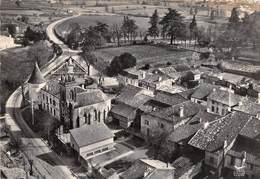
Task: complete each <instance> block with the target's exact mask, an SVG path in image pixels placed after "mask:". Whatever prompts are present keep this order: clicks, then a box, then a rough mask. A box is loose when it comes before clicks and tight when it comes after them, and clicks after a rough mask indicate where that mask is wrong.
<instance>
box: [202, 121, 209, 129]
mask: <svg viewBox="0 0 260 179" xmlns="http://www.w3.org/2000/svg"><path fill="white" fill-rule="evenodd" d="M208 126H209V122H208V121H207V122H205V123H204V124H203V129H207V128H208Z"/></svg>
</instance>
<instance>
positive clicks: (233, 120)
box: [189, 112, 252, 176]
mask: <svg viewBox="0 0 260 179" xmlns="http://www.w3.org/2000/svg"><path fill="white" fill-rule="evenodd" d="M251 119H252V116H250V115H248V114H245V113H242V112H232V113H230V114H228V115H226V116H224V117H222V118H219V119H217V120H214V121H212V122H210V123H207V124H206V125H204V126H203V128H201V129H200V130H199V131H198V132H197V133H196V134H195V135H194V136H193V137H192V138H191V140H190V141H189V145H191V146H193V147H195V148H198V149H200V150H202V151H204V152H205V158H204V161H205V167H206V168H207V171H209V173H213V174H214V175H216V176H220V175H221V171H222V169H223V161H224V159H225V156H226V154H227V152H228V151H229V150H230V149H231V148H232V147H233V146H234V143H235V142H236V139H237V137H238V135H239V133H240V132H241V131H242V129H243V128H244V127H245V125H246V124H247V123H248V122H249V121H250V120H251Z"/></svg>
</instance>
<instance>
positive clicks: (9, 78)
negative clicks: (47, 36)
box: [0, 42, 52, 112]
mask: <svg viewBox="0 0 260 179" xmlns="http://www.w3.org/2000/svg"><path fill="white" fill-rule="evenodd" d="M51 57H52V48H51V47H50V44H49V43H48V42H40V43H38V44H35V45H34V46H32V47H23V48H12V49H7V50H3V51H0V67H1V70H0V80H1V85H0V94H1V95H0V97H1V98H0V104H1V110H0V112H3V111H4V104H5V101H6V100H7V98H8V96H9V95H10V94H11V93H12V92H13V91H14V90H15V89H16V87H17V86H18V85H20V84H21V83H23V82H24V81H25V79H26V78H27V77H28V75H30V73H31V71H32V69H33V66H34V63H35V61H36V58H38V59H39V61H40V64H39V65H40V66H42V65H43V64H45V63H47V62H48V61H49V59H50V58H51Z"/></svg>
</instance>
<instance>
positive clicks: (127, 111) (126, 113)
mask: <svg viewBox="0 0 260 179" xmlns="http://www.w3.org/2000/svg"><path fill="white" fill-rule="evenodd" d="M135 110H136V108H133V107H131V106H128V105H125V104H118V105H115V106H113V107H112V109H111V112H112V113H115V114H118V115H120V116H123V117H126V118H132V117H133V114H134V113H133V112H134V111H135Z"/></svg>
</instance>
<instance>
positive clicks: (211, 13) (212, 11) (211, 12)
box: [210, 9, 215, 20]
mask: <svg viewBox="0 0 260 179" xmlns="http://www.w3.org/2000/svg"><path fill="white" fill-rule="evenodd" d="M210 19H211V20H214V19H215V10H213V9H211V11H210Z"/></svg>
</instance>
